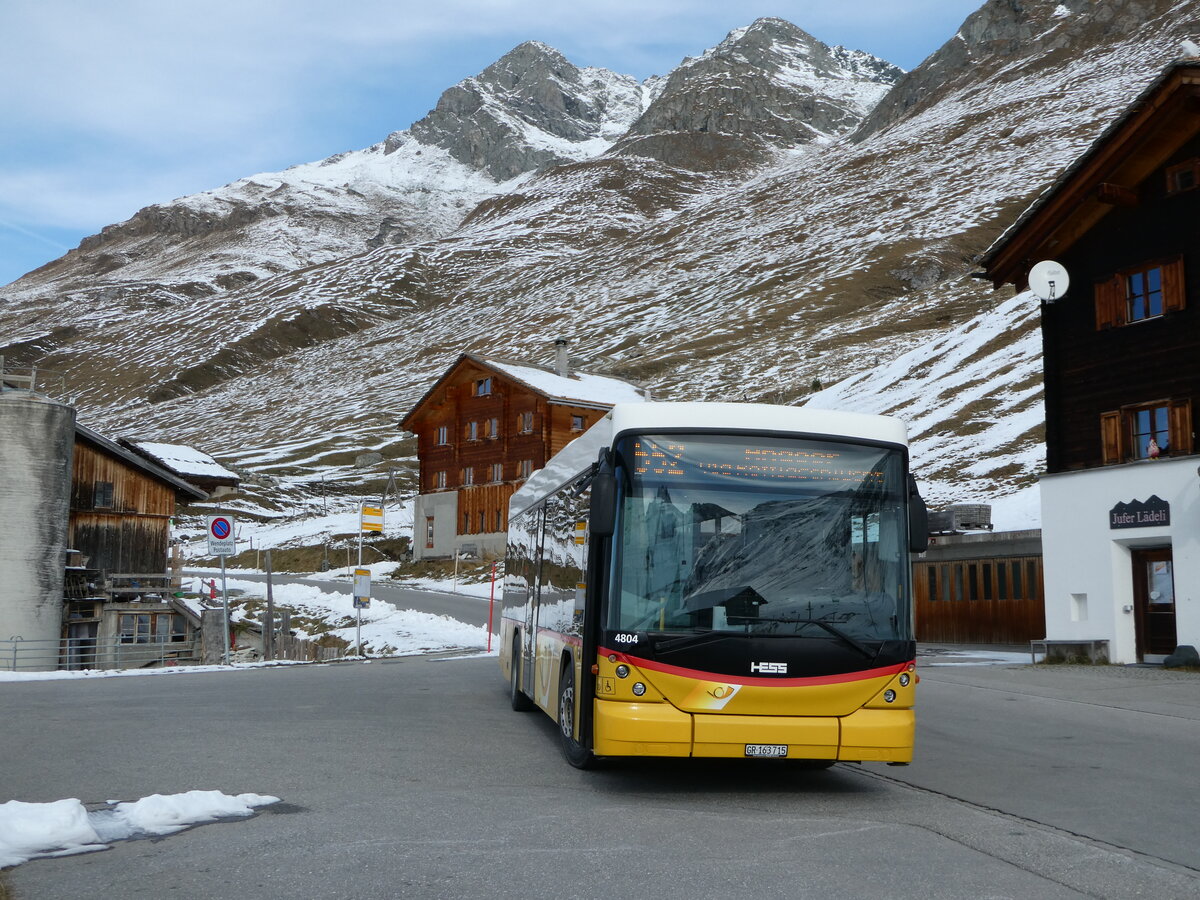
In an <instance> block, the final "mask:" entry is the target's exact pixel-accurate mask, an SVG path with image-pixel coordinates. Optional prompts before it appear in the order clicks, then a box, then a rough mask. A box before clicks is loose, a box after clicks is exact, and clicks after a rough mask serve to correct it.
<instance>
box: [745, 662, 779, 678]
mask: <svg viewBox="0 0 1200 900" xmlns="http://www.w3.org/2000/svg"><path fill="white" fill-rule="evenodd" d="M787 666H788V664H787V663H781V662H752V663H750V673H751V674H759V675H786V674H787Z"/></svg>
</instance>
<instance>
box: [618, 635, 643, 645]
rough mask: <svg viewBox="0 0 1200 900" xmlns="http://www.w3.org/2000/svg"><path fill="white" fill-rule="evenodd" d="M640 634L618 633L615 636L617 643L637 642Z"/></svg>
mask: <svg viewBox="0 0 1200 900" xmlns="http://www.w3.org/2000/svg"><path fill="white" fill-rule="evenodd" d="M637 642H638V636H637V635H636V634H618V635H617V636H616V637H614V638H613V643H615V644H636V643H637Z"/></svg>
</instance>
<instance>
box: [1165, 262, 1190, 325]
mask: <svg viewBox="0 0 1200 900" xmlns="http://www.w3.org/2000/svg"><path fill="white" fill-rule="evenodd" d="M1162 289H1163V312H1168V313H1170V312H1178V311H1179V310H1181V309H1183V308H1184V307H1185V306H1186V305H1187V288H1186V287H1185V285H1184V281H1183V257H1182V256H1179V257H1176V258H1175V259H1173V260H1171V261H1170V262H1166V263H1163V267H1162Z"/></svg>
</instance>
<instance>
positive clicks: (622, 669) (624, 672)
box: [617, 663, 629, 678]
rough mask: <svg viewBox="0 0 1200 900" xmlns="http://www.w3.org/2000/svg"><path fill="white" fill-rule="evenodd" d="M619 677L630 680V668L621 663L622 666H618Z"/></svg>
mask: <svg viewBox="0 0 1200 900" xmlns="http://www.w3.org/2000/svg"><path fill="white" fill-rule="evenodd" d="M617 677H618V678H628V677H629V666H627V665H625V664H624V663H621V665H619V666H617Z"/></svg>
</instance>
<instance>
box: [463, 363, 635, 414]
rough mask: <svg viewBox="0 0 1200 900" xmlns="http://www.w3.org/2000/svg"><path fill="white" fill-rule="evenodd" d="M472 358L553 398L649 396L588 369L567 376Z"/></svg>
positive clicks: (597, 400) (600, 400) (608, 400)
mask: <svg viewBox="0 0 1200 900" xmlns="http://www.w3.org/2000/svg"><path fill="white" fill-rule="evenodd" d="M471 358H472V359H475V360H477V361H478V362H481V363H483V364H484V365H486V366H488V367H489V368H492V369H495V370H496V371H498V372H501V373H503V374H504V375H507V376H508V377H510V378H512V379H514V380H516V381H519V382H521V383H522V384H524V385H525V386H526V387H528V388H530V389H531V390H534V391H537V392H538V393H539V394H542V395H544V396H546V397H547V398H549V399H550V400H552V401H554V400H557V401H560V402H579V403H584V404H589V405H591V404H601V405H604V406H615V405H616V404H618V403H640V402H642V401H643V400H645V399H646V396H645V391H644V390H642V389H641V388H639V387H638V386H637V385H634V384H631V383H630V382H628V381H622V380H621V379H620V378H612V377H609V376H607V375H589V374H588V373H587V372H572V373H571V374H570V375H568V376H566V377H564V376H562V375H559V374H557V373H556V372H554V370H552V369H549V368H546V367H543V366H533V365H527V364H526V365H522V364H519V363H512V362H506V361H504V360H498V359H491V358H488V357H483V356H472V357H471Z"/></svg>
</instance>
